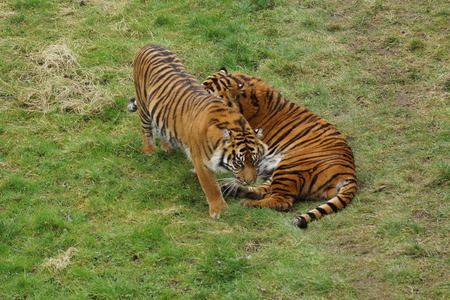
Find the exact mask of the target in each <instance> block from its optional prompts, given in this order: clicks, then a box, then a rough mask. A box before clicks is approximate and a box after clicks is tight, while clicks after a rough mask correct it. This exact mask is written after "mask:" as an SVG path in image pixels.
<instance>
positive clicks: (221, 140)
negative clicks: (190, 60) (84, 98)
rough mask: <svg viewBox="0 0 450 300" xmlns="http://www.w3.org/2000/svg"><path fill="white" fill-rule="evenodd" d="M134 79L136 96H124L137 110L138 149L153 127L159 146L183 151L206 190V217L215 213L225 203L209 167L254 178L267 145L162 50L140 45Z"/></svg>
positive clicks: (149, 146) (150, 143) (148, 146)
mask: <svg viewBox="0 0 450 300" xmlns="http://www.w3.org/2000/svg"><path fill="white" fill-rule="evenodd" d="M134 84H135V90H136V100H135V101H134V100H130V102H129V105H128V109H129V110H130V111H134V110H136V109H137V110H138V113H139V117H140V119H141V125H142V137H143V147H144V153H146V154H151V153H152V152H154V151H155V150H156V144H155V142H154V137H153V132H155V133H156V134H157V135H158V136H159V137H160V138H161V144H162V147H163V148H164V149H165V150H168V149H171V148H172V147H175V148H180V149H182V150H184V151H185V152H186V154H187V155H188V157H189V158H190V159H191V160H192V162H193V164H194V168H195V171H196V174H197V177H198V179H199V181H200V184H201V186H202V188H203V191H204V192H205V194H206V197H207V200H208V203H209V213H210V216H211V217H219V215H220V211H221V210H223V209H225V208H226V207H227V204H226V202H225V200H224V199H223V197H222V193H221V190H220V186H219V184H218V183H217V180H216V175H215V172H219V171H231V172H232V173H233V174H234V176H235V177H236V179H237V180H238V181H239V182H243V183H251V182H254V181H255V180H256V177H257V174H256V170H257V167H258V165H259V161H261V159H262V157H263V156H264V153H265V151H266V149H267V146H266V145H264V144H263V143H262V142H261V141H260V140H259V139H258V138H257V137H256V134H255V132H254V131H253V130H252V129H251V127H250V125H249V124H248V122H247V121H246V120H245V119H244V117H243V116H242V115H241V114H240V113H238V112H236V111H235V110H233V109H231V108H229V107H228V106H226V105H225V104H224V103H223V101H222V100H220V99H218V98H216V97H214V96H212V95H209V94H208V93H207V92H206V91H205V90H204V89H203V88H202V86H201V85H200V83H199V82H198V81H197V80H196V79H195V78H194V77H193V76H192V75H191V74H189V72H188V71H187V70H186V68H185V67H184V65H183V64H182V63H181V61H180V59H179V58H178V57H177V56H176V54H174V53H173V52H171V51H170V50H168V49H165V48H163V47H160V46H156V45H146V46H144V47H143V48H142V49H140V50H139V51H138V52H137V53H136V56H135V59H134ZM134 102H135V103H134ZM134 104H136V105H134Z"/></svg>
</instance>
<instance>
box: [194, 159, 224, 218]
mask: <svg viewBox="0 0 450 300" xmlns="http://www.w3.org/2000/svg"><path fill="white" fill-rule="evenodd" d="M194 168H195V173H196V174H197V177H198V180H199V181H200V185H201V186H202V189H203V191H204V192H205V194H206V199H207V201H208V204H209V215H210V216H211V217H212V218H219V217H220V212H221V211H222V210H224V209H226V208H227V207H228V205H227V203H226V202H225V200H224V199H223V197H222V193H221V191H220V186H219V184H218V183H217V180H216V174H215V173H214V172H213V171H211V170H209V169H207V168H206V167H205V166H204V165H203V162H202V161H201V160H200V161H199V160H194Z"/></svg>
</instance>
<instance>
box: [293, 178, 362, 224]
mask: <svg viewBox="0 0 450 300" xmlns="http://www.w3.org/2000/svg"><path fill="white" fill-rule="evenodd" d="M356 190H357V183H356V179H347V180H346V181H344V184H343V186H342V187H341V189H340V190H339V192H338V194H337V195H336V196H334V197H333V198H331V199H330V200H328V201H327V203H325V204H322V205H320V206H318V207H316V208H314V209H312V210H310V211H309V212H307V213H306V214H302V215H300V216H298V217H297V218H295V219H294V220H293V221H292V225H295V226H298V227H300V228H307V227H308V223H309V222H311V221H314V220H318V219H320V218H322V216H324V215H328V214H331V213H332V212H338V211H340V210H342V209H343V208H344V207H346V206H347V204H349V203H350V201H352V199H353V197H354V196H355V193H356Z"/></svg>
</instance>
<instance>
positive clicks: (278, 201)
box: [240, 194, 294, 211]
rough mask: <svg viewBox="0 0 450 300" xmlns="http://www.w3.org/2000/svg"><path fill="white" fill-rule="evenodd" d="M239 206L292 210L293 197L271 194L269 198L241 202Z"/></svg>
mask: <svg viewBox="0 0 450 300" xmlns="http://www.w3.org/2000/svg"><path fill="white" fill-rule="evenodd" d="M240 204H241V205H243V206H247V207H269V208H273V209H277V210H281V211H285V210H289V209H291V208H292V205H293V204H294V197H292V196H288V195H284V194H272V195H271V196H270V197H268V198H265V199H262V200H257V201H246V200H242V201H241V202H240Z"/></svg>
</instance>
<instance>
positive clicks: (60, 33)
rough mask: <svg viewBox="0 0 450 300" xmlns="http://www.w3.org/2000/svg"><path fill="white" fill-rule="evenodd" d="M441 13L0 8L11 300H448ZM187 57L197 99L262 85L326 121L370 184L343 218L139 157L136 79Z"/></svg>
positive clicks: (424, 8)
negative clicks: (213, 200)
mask: <svg viewBox="0 0 450 300" xmlns="http://www.w3.org/2000/svg"><path fill="white" fill-rule="evenodd" d="M449 11H450V6H449V4H448V3H447V1H444V0H429V1H419V0H412V1H393V0H388V1H378V0H371V1H363V0H358V1H330V0H322V1H318V0H304V1H291V0H241V1H234V0H233V1H232V0H225V1H209V0H205V1H197V0H186V1H169V0H165V1H153V0H148V1H145V0H140V1H139V0H136V1H132V0H121V1H106V0H77V1H50V0H43V1H38V0H6V1H2V2H1V3H0V34H1V39H0V298H1V299H25V298H27V299H51V298H55V299H150V298H156V299H172V298H183V299H299V298H304V299H449V298H450V291H449V289H450V286H449V280H450V279H449V272H448V269H449V268H450V263H449V248H450V245H449V240H450V239H449V231H450V226H449V225H450V222H449V216H450V213H449V208H448V207H449V206H448V202H449V178H450V167H449V162H450V155H449V153H450V147H449V144H450V122H449V120H450V113H449V112H450V108H449V107H450V106H449V103H450V102H449V95H450V70H449V60H450V55H449V48H450V42H449V38H448V37H449V33H450V32H449V27H448V24H449V23H448V20H449ZM147 43H154V44H159V45H161V46H164V47H167V48H169V49H171V50H173V51H174V52H176V53H177V54H178V55H179V56H180V58H181V60H182V61H183V62H184V64H185V65H186V67H187V68H188V70H189V71H190V72H191V73H192V74H193V75H194V76H195V77H197V78H198V79H199V81H202V80H203V79H205V78H206V77H207V76H208V75H209V74H211V73H213V72H215V71H216V70H218V69H219V68H221V67H226V68H227V69H228V71H230V72H236V71H240V72H244V73H247V74H252V75H257V76H260V77H262V78H264V79H265V80H266V81H268V82H269V83H271V84H272V85H273V86H275V87H276V88H277V89H278V90H279V91H280V92H282V93H283V94H284V95H285V96H287V97H288V98H289V99H290V100H292V101H295V102H296V103H298V104H300V105H302V106H305V107H307V108H309V109H310V110H312V111H314V112H316V113H318V114H319V115H321V116H323V117H325V118H326V119H328V120H329V121H331V122H332V123H333V124H335V125H336V127H337V128H338V129H339V130H340V131H341V132H342V133H343V134H344V136H346V138H347V139H348V141H349V143H350V144H351V146H352V148H353V152H354V155H355V160H356V165H357V175H358V179H359V191H358V194H357V197H356V198H355V199H354V201H353V202H352V203H351V204H350V205H349V206H348V207H347V208H346V209H345V210H343V211H342V212H340V213H338V214H332V215H329V216H326V217H324V218H323V219H321V220H319V221H317V222H313V223H311V224H310V225H309V228H308V229H307V230H300V229H298V228H295V227H293V226H291V225H290V221H291V220H292V219H293V218H294V217H295V216H296V215H297V213H298V212H306V211H307V210H309V209H311V208H314V207H316V205H317V203H314V202H299V203H297V204H296V205H295V206H294V210H293V211H292V212H288V213H283V212H277V211H272V210H268V209H248V208H245V207H242V206H239V205H238V200H236V199H233V198H227V199H226V200H227V202H228V204H229V209H228V210H227V211H225V212H224V213H222V217H221V219H219V220H215V219H211V218H210V217H209V215H208V206H207V203H206V198H205V196H204V194H203V192H202V190H201V187H200V184H199V183H198V181H197V179H196V178H194V177H192V176H191V175H190V171H189V170H190V168H191V167H192V166H191V164H190V162H189V161H188V160H187V159H186V157H185V155H184V154H183V153H181V152H173V153H169V154H167V153H164V152H163V151H159V152H157V153H155V154H154V155H152V156H146V155H144V154H142V145H141V143H142V141H141V137H140V135H139V120H138V116H137V114H131V113H129V112H128V111H127V110H126V104H127V101H128V99H129V98H131V97H132V96H133V95H134V86H133V79H132V72H133V66H132V61H133V58H134V53H135V52H136V51H137V50H138V49H139V48H140V47H141V46H143V45H144V44H147Z"/></svg>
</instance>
